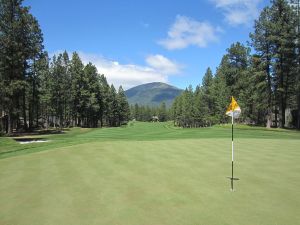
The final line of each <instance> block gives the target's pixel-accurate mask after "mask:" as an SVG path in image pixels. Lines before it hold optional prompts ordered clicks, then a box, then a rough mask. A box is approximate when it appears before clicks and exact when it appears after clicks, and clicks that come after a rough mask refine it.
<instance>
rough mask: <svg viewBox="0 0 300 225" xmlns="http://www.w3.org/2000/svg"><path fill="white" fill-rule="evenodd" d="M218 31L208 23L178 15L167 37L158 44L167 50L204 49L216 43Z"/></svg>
mask: <svg viewBox="0 0 300 225" xmlns="http://www.w3.org/2000/svg"><path fill="white" fill-rule="evenodd" d="M219 31H220V29H219V28H215V27H213V26H212V25H211V24H209V23H208V22H200V21H197V20H194V19H192V18H189V17H186V16H180V15H178V16H177V17H176V20H175V22H174V24H173V25H172V26H171V27H170V29H169V31H168V37H167V38H166V39H163V40H161V41H159V42H158V43H159V44H161V45H162V46H164V47H165V48H167V49H169V50H173V49H183V48H186V47H188V46H190V45H196V46H198V47H206V46H207V45H208V44H209V43H211V42H216V41H218V37H217V33H218V32H219Z"/></svg>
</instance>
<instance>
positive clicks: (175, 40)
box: [24, 0, 269, 89]
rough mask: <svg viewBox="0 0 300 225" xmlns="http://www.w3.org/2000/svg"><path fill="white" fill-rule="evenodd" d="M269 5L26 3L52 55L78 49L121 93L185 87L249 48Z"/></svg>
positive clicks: (201, 0)
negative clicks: (231, 53) (239, 47)
mask: <svg viewBox="0 0 300 225" xmlns="http://www.w3.org/2000/svg"><path fill="white" fill-rule="evenodd" d="M268 4H269V1H268V0H184V1H183V0H123V1H122V0H84V1H78V0H51V1H41V0H25V1H24V5H29V6H31V13H32V14H33V15H34V16H35V17H36V18H37V19H38V21H39V24H40V26H41V28H42V31H43V34H44V44H45V49H46V50H47V51H48V52H49V53H50V55H53V54H56V53H59V52H61V51H63V50H67V51H68V52H70V53H71V52H73V51H77V52H78V53H79V54H80V56H81V58H82V60H83V61H84V63H88V62H89V61H91V62H92V63H93V64H95V65H96V66H97V68H98V71H99V73H103V74H105V76H106V77H107V79H108V81H109V82H110V83H113V84H114V85H116V86H119V85H122V86H123V87H124V89H127V88H130V87H133V86H135V85H138V84H142V83H148V82H154V81H161V82H167V83H169V84H172V85H175V86H177V87H180V88H185V87H187V86H188V85H189V84H192V85H193V86H194V87H195V86H196V85H197V84H199V83H201V82H202V77H203V75H204V73H205V71H206V69H207V67H211V69H212V70H213V71H215V69H216V67H217V66H218V65H219V63H220V60H221V58H222V56H223V55H224V54H225V52H226V49H227V48H228V47H229V46H230V45H231V44H232V43H234V42H237V41H240V42H242V43H245V44H246V41H247V40H249V32H251V31H252V30H253V28H252V27H253V20H254V19H255V18H257V16H258V15H259V12H260V10H261V9H262V8H263V7H264V6H266V5H268Z"/></svg>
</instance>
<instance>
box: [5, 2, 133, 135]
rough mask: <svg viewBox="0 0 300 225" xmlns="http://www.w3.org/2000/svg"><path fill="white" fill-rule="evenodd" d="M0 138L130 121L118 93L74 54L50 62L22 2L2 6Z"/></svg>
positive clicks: (31, 18) (39, 35)
mask: <svg viewBox="0 0 300 225" xmlns="http://www.w3.org/2000/svg"><path fill="white" fill-rule="evenodd" d="M0 113H1V114H0V132H3V133H12V132H13V131H28V130H33V129H35V128H46V129H48V128H49V127H59V128H64V127H70V126H82V127H98V126H104V125H105V126H120V125H121V124H123V123H126V122H127V121H128V119H129V116H130V111H129V105H128V102H127V99H126V96H125V93H124V91H123V89H122V87H119V89H118V90H116V89H115V87H114V86H113V85H111V86H110V85H109V84H108V83H107V80H106V78H105V76H104V75H100V74H99V73H98V71H97V69H96V67H95V66H94V65H93V64H92V63H88V64H87V65H84V64H83V62H82V61H81V59H80V57H79V55H78V54H77V53H76V52H74V53H73V54H72V56H71V59H70V58H69V55H68V53H67V52H64V53H61V54H58V55H56V56H53V58H52V59H49V56H48V54H47V52H45V51H44V46H43V35H42V31H41V29H40V26H39V24H38V21H37V20H36V18H34V17H33V16H32V15H31V14H30V13H29V8H28V7H24V6H22V0H0Z"/></svg>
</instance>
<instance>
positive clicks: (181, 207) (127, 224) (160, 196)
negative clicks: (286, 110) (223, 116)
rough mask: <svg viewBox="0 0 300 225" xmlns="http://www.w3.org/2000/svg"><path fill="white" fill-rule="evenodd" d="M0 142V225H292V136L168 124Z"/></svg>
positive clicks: (296, 175)
mask: <svg viewBox="0 0 300 225" xmlns="http://www.w3.org/2000/svg"><path fill="white" fill-rule="evenodd" d="M44 137H45V138H47V139H48V140H49V142H47V143H34V144H26V145H20V144H19V143H17V142H15V141H14V140H13V139H11V138H0V157H1V158H2V159H0V224H1V225H2V224H14V225H19V224H26V225H27V224H28V225H35V224H38V225H40V224H89V225H90V224H120V225H160V224H161V225H164V224H166V225H167V224H168V225H175V224H178V225H185V224H187V225H189V224H190V225H196V224H199V225H200V224H203V225H220V224H222V225H232V224H235V225H254V224H255V225H256V224H262V225H277V224H278V225H289V224H291V225H296V224H300V214H299V209H300V188H299V187H300V147H299V146H300V133H299V132H296V131H289V130H280V129H271V130H266V129H264V128H257V127H249V126H242V125H240V126H237V128H236V129H235V137H236V139H235V160H236V162H235V177H238V178H239V179H240V180H238V181H235V183H234V184H235V191H234V192H231V191H230V180H229V179H228V178H227V177H228V176H230V175H231V138H230V137H231V129H230V126H215V127H211V128H199V129H181V128H175V127H173V126H172V123H141V122H136V123H130V124H129V125H128V126H127V127H121V128H103V129H82V128H74V129H71V130H70V131H66V133H64V134H57V135H51V136H44Z"/></svg>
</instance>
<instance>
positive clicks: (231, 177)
mask: <svg viewBox="0 0 300 225" xmlns="http://www.w3.org/2000/svg"><path fill="white" fill-rule="evenodd" d="M231 191H233V110H232V115H231Z"/></svg>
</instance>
